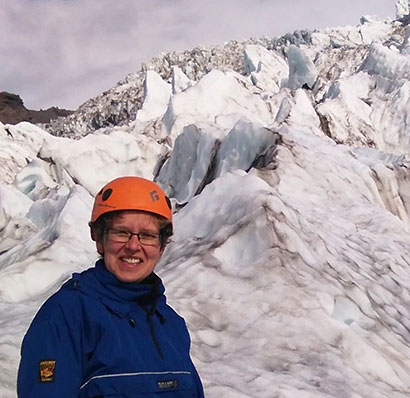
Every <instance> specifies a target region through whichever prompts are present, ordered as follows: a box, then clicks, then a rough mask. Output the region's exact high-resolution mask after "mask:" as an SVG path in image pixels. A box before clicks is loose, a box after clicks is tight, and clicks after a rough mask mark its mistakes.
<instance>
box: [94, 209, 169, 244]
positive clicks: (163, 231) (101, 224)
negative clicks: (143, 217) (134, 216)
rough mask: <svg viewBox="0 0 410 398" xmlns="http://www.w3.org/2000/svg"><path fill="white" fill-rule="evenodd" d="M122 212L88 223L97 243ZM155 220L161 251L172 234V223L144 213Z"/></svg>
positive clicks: (109, 214)
mask: <svg viewBox="0 0 410 398" xmlns="http://www.w3.org/2000/svg"><path fill="white" fill-rule="evenodd" d="M122 211H123V210H118V211H111V212H109V213H105V214H102V215H101V216H100V217H98V219H97V220H95V221H94V222H91V221H90V222H89V223H88V225H89V226H90V228H91V229H92V230H93V232H94V234H95V239H96V240H97V241H99V242H101V241H102V240H103V237H104V232H105V231H106V229H107V228H109V227H110V226H111V225H112V221H113V219H114V217H115V216H116V215H117V214H119V213H121V212H122ZM144 213H147V214H149V215H150V216H152V217H153V218H155V219H156V220H157V222H158V225H159V241H160V246H161V249H165V246H166V245H167V244H168V243H169V241H170V238H171V236H172V234H173V228H172V222H171V221H169V220H167V219H166V218H164V217H162V216H160V215H158V214H154V213H150V212H144Z"/></svg>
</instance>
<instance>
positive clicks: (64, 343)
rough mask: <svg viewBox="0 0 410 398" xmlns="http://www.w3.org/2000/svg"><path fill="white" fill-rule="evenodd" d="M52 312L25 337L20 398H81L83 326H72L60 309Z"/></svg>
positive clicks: (36, 321)
mask: <svg viewBox="0 0 410 398" xmlns="http://www.w3.org/2000/svg"><path fill="white" fill-rule="evenodd" d="M42 310H43V311H42ZM52 310H53V313H52V317H46V318H44V317H42V316H41V315H42V314H40V316H37V317H36V318H35V319H34V320H33V322H32V324H31V326H30V328H29V330H28V331H27V333H26V335H25V337H24V340H23V344H22V347H21V361H20V367H19V371H18V378H17V395H18V397H19V398H33V397H41V398H52V397H53V398H55V397H59V398H78V394H79V388H80V384H81V380H82V376H81V375H82V362H81V357H82V356H81V348H80V342H81V338H80V333H79V332H78V330H79V329H80V328H81V326H80V325H78V324H77V325H73V324H71V325H70V324H69V323H71V322H69V320H68V319H67V318H66V317H65V316H63V313H62V311H61V310H60V309H56V308H55V307H54V308H53V309H52ZM50 311H51V309H50ZM41 312H44V308H42V309H41V310H40V313H41ZM38 315H39V314H38ZM76 330H77V332H75V331H76Z"/></svg>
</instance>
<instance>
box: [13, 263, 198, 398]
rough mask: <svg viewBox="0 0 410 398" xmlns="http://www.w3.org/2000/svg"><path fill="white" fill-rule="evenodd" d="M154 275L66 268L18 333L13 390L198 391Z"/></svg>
mask: <svg viewBox="0 0 410 398" xmlns="http://www.w3.org/2000/svg"><path fill="white" fill-rule="evenodd" d="M164 291H165V289H164V286H163V284H162V282H161V279H160V278H159V277H158V276H156V275H155V274H151V275H150V276H149V277H148V278H147V279H146V280H145V281H144V282H142V283H124V282H120V281H119V280H118V279H117V278H116V277H115V276H114V275H113V274H111V273H110V272H109V271H107V270H106V268H105V266H104V263H103V261H102V260H100V261H98V262H97V263H96V266H95V267H93V268H90V269H88V270H87V271H84V272H82V273H81V274H73V278H72V279H70V280H69V281H68V282H67V283H65V284H64V285H63V286H62V287H61V289H60V290H59V291H58V292H57V293H55V294H54V295H53V296H51V297H50V298H49V299H48V300H47V301H46V302H45V303H44V304H43V306H42V307H41V309H40V310H39V312H38V313H37V315H36V316H35V318H34V320H33V322H32V323H31V325H30V328H29V329H28V331H27V334H26V336H25V337H24V340H23V344H22V349H21V362H20V368H19V372H18V380H17V392H18V397H19V398H51V397H53V398H86V397H87V398H91V397H94V398H102V397H110V398H120V397H121V398H128V397H133V398H139V397H145V398H148V397H152V398H154V397H157V396H158V397H162V398H171V397H172V398H177V397H181V398H182V397H184V398H185V397H192V398H194V397H195V398H197V397H198V398H200V397H203V396H204V393H203V389H202V384H201V381H200V379H199V376H198V373H197V371H196V369H195V367H194V365H193V363H192V361H191V358H190V355H189V349H190V338H189V334H188V330H187V328H186V325H185V321H184V320H183V318H181V317H180V316H179V315H178V314H177V313H176V312H175V311H174V310H173V309H172V308H171V307H169V306H168V305H167V304H166V299H165V295H164Z"/></svg>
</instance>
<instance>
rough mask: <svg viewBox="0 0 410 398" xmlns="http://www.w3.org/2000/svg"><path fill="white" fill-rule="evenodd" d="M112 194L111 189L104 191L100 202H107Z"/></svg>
mask: <svg viewBox="0 0 410 398" xmlns="http://www.w3.org/2000/svg"><path fill="white" fill-rule="evenodd" d="M111 194H112V189H111V188H108V189H107V190H106V191H104V193H103V195H102V200H104V201H105V200H107V199H108V198H109V197H110V196H111Z"/></svg>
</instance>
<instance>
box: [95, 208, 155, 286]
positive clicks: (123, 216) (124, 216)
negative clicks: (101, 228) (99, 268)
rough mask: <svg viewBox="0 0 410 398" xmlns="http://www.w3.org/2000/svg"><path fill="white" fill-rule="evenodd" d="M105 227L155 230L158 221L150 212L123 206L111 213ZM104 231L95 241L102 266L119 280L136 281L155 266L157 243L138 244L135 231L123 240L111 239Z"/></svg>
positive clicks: (150, 231)
mask: <svg viewBox="0 0 410 398" xmlns="http://www.w3.org/2000/svg"><path fill="white" fill-rule="evenodd" d="M109 229H115V230H120V231H127V232H133V233H140V232H144V233H149V234H158V233H159V225H158V221H157V220H156V219H155V217H153V216H152V215H150V214H148V213H144V212H140V211H136V210H125V211H121V212H119V213H117V214H115V215H114V217H113V219H112V222H111V223H110V225H109ZM109 236H110V234H107V233H105V234H104V237H103V239H102V241H99V242H97V250H98V252H99V253H100V254H102V255H103V257H104V262H105V266H106V268H107V269H108V271H110V272H111V273H113V274H114V275H115V276H116V277H117V279H119V280H120V281H122V282H140V281H142V280H143V279H145V278H146V277H147V276H148V275H149V274H150V273H151V272H152V271H153V270H154V268H155V266H156V265H157V262H158V260H159V259H160V257H161V255H162V251H163V250H162V249H161V246H160V244H159V242H158V244H157V245H154V246H148V245H141V243H140V242H139V240H138V237H137V236H136V235H132V237H131V239H130V240H129V241H128V242H126V243H120V242H115V241H114V240H113V239H111V238H110V237H109Z"/></svg>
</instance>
